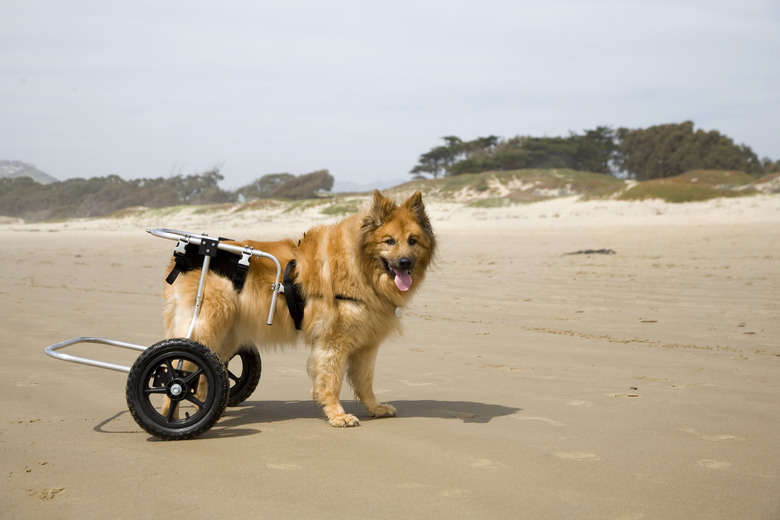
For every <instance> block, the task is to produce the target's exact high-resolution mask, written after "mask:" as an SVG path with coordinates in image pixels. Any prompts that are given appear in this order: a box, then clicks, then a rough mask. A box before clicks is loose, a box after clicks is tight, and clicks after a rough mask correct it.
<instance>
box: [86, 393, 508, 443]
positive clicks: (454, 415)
mask: <svg viewBox="0 0 780 520" xmlns="http://www.w3.org/2000/svg"><path fill="white" fill-rule="evenodd" d="M342 404H343V406H344V409H345V411H346V412H347V413H352V414H355V415H356V416H357V417H358V418H359V419H360V421H361V422H362V423H368V422H370V421H375V420H380V421H381V420H383V419H374V418H372V417H369V416H368V415H367V414H366V412H365V409H364V408H363V407H362V405H360V403H357V402H355V401H343V402H342ZM388 404H391V405H393V406H394V407H395V408H396V409H397V410H398V416H397V417H396V418H394V419H392V420H393V421H399V420H400V421H403V420H404V419H411V418H422V419H454V420H457V421H461V422H462V423H479V424H486V423H489V422H490V421H491V420H493V419H495V418H496V417H503V416H507V415H512V414H515V413H517V412H520V411H522V409H521V408H514V407H511V406H504V405H500V404H488V403H478V402H474V401H434V400H418V401H388ZM124 416H126V417H124ZM324 417H325V416H324V415H323V413H322V407H320V405H318V404H317V403H315V402H314V401H247V402H245V403H243V404H241V405H240V406H237V407H231V408H227V409H226V410H225V413H224V414H223V416H222V417H221V418H220V420H219V421H218V422H217V424H216V425H215V426H214V428H212V429H211V430H210V431H208V432H207V433H206V434H204V435H203V438H217V437H244V436H247V435H254V434H258V433H261V430H260V429H258V428H252V427H251V426H254V425H257V424H260V425H263V424H271V423H275V422H282V421H290V420H297V419H306V420H311V419H314V420H320V421H324V420H325V419H324ZM128 419H130V418H129V413H128V411H127V410H125V411H122V412H119V413H117V414H115V415H113V416H112V417H110V418H108V419H106V420H104V421H102V422H101V423H99V424H98V425H97V426H95V428H93V430H94V431H96V432H99V433H113V434H117V433H140V432H142V430H141V429H140V428H138V427H137V425H135V424H134V423H133V421H132V419H130V423H132V427H130V428H127V427H126V426H128V424H127V423H126V422H125V421H126V420H128ZM115 421H116V422H115ZM120 424H121V425H120ZM150 440H157V439H155V438H154V437H152V438H150Z"/></svg>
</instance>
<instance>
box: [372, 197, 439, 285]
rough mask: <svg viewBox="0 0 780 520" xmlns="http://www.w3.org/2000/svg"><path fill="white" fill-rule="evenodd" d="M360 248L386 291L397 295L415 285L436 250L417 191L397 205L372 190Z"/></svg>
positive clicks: (431, 230)
mask: <svg viewBox="0 0 780 520" xmlns="http://www.w3.org/2000/svg"><path fill="white" fill-rule="evenodd" d="M360 248H361V253H362V255H363V259H364V261H365V262H366V263H367V267H368V268H369V269H371V270H372V271H373V276H374V277H375V278H376V279H377V280H376V281H377V283H378V284H379V285H381V286H382V287H383V288H384V289H385V290H387V291H391V292H392V291H396V294H397V293H398V292H401V293H406V292H408V291H409V290H410V289H412V288H416V287H417V286H418V285H419V283H420V282H422V280H423V278H424V277H425V270H426V269H427V268H428V265H429V264H430V262H431V260H432V259H433V256H434V254H435V252H436V236H435V235H434V233H433V228H432V227H431V222H430V220H429V219H428V215H427V214H426V212H425V205H424V204H423V202H422V195H421V194H420V192H419V191H418V192H417V193H415V194H414V195H412V196H411V197H409V198H408V199H407V200H406V201H404V202H403V203H402V204H401V205H396V204H395V202H393V201H392V200H390V199H388V198H387V197H385V196H384V195H382V194H381V193H379V191H378V190H374V201H373V205H372V207H371V209H370V210H369V211H368V213H367V214H366V216H365V218H364V219H363V224H362V227H361V230H360Z"/></svg>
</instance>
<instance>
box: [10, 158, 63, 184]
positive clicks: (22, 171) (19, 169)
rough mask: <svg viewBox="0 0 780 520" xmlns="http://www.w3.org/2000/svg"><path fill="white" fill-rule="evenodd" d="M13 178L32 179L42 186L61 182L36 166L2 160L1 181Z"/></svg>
mask: <svg viewBox="0 0 780 520" xmlns="http://www.w3.org/2000/svg"><path fill="white" fill-rule="evenodd" d="M6 177H7V178H13V177H30V178H31V179H34V180H36V181H38V182H40V183H41V184H51V183H52V182H59V180H58V179H55V178H54V177H52V176H51V175H49V174H48V173H44V172H42V171H41V170H39V169H38V168H36V167H35V165H34V164H30V163H25V162H22V161H5V160H0V179H2V178H6Z"/></svg>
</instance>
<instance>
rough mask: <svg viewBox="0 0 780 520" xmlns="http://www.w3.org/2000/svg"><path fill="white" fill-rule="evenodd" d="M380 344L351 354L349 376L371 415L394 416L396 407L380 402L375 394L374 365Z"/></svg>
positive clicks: (350, 381)
mask: <svg viewBox="0 0 780 520" xmlns="http://www.w3.org/2000/svg"><path fill="white" fill-rule="evenodd" d="M378 351H379V346H378V345H377V346H371V347H366V348H362V349H360V350H357V351H355V352H353V353H352V354H351V355H350V356H349V369H348V371H347V377H348V378H349V383H350V384H351V385H352V388H353V390H355V394H356V395H357V397H358V399H360V402H361V403H363V406H365V407H366V410H368V413H369V415H371V417H394V416H395V413H396V411H395V408H394V407H392V406H390V405H389V404H382V403H380V402H379V401H378V400H377V398H376V395H374V366H375V365H376V355H377V352H378Z"/></svg>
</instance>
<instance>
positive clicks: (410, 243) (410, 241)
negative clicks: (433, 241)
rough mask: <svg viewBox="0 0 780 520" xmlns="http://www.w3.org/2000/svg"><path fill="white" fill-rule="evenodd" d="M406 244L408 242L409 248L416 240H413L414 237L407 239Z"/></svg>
mask: <svg viewBox="0 0 780 520" xmlns="http://www.w3.org/2000/svg"><path fill="white" fill-rule="evenodd" d="M408 242H409V245H410V246H413V245H415V244H416V243H417V239H416V238H414V237H409V240H408Z"/></svg>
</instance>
